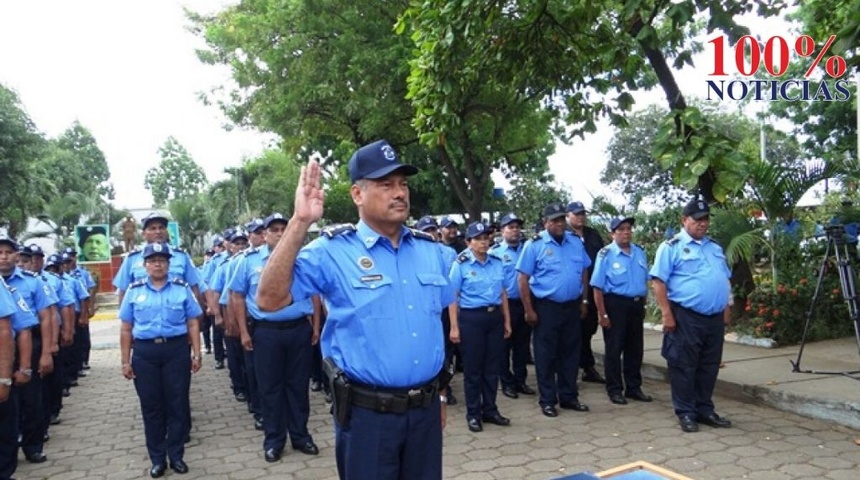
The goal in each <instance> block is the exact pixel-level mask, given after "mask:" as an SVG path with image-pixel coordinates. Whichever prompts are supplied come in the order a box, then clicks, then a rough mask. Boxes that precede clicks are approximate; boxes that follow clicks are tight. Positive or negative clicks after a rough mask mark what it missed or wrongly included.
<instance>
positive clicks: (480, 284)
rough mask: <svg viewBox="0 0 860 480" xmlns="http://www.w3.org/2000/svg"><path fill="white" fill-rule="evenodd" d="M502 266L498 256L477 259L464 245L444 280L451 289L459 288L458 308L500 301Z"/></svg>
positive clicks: (488, 304) (502, 289)
mask: <svg viewBox="0 0 860 480" xmlns="http://www.w3.org/2000/svg"><path fill="white" fill-rule="evenodd" d="M504 270H505V267H504V265H502V261H501V260H499V259H498V258H496V257H494V256H492V255H487V260H486V261H485V262H484V263H481V262H479V261H478V259H476V258H475V256H474V254H473V253H472V251H471V250H469V249H468V248H467V249H466V250H463V251H462V252H461V253H460V255H459V256H458V257H457V261H456V262H454V264H453V265H451V272H450V273H449V274H448V280H449V281H450V282H451V288H453V289H454V291H455V292H460V301H459V304H460V308H481V307H491V306H498V305H501V304H502V291H504V289H505V271H504Z"/></svg>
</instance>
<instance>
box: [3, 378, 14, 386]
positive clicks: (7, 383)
mask: <svg viewBox="0 0 860 480" xmlns="http://www.w3.org/2000/svg"><path fill="white" fill-rule="evenodd" d="M0 386H3V387H11V386H12V379H11V378H0Z"/></svg>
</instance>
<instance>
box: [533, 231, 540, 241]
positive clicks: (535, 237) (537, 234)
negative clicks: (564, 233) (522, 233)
mask: <svg viewBox="0 0 860 480" xmlns="http://www.w3.org/2000/svg"><path fill="white" fill-rule="evenodd" d="M532 240H535V241H537V240H540V233H536V234H534V235H532Z"/></svg>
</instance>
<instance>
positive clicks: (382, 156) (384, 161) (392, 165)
mask: <svg viewBox="0 0 860 480" xmlns="http://www.w3.org/2000/svg"><path fill="white" fill-rule="evenodd" d="M347 168H348V169H349V178H350V179H351V180H352V182H353V183H355V182H356V181H357V180H361V179H363V178H369V179H371V180H372V179H377V178H382V177H384V176H386V175H388V174H389V173H391V172H393V171H395V170H400V171H402V172H403V173H404V174H406V175H415V174H416V173H418V169H417V168H415V167H414V166H412V165H406V164H403V163H400V160H399V159H398V158H397V152H395V151H394V148H393V147H392V146H391V145H389V144H388V142H387V141H385V140H377V141H375V142H373V143H369V144H367V145H365V146H363V147H361V148H359V149H358V150H356V151H355V153H353V154H352V158H350V159H349V165H348V167H347Z"/></svg>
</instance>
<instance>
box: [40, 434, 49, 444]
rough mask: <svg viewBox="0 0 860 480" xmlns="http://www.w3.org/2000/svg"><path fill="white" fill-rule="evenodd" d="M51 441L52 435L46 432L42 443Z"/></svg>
mask: <svg viewBox="0 0 860 480" xmlns="http://www.w3.org/2000/svg"><path fill="white" fill-rule="evenodd" d="M50 439H51V434H50V433H47V432H46V433H45V434H44V435H42V443H44V442H47V441H48V440H50Z"/></svg>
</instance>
